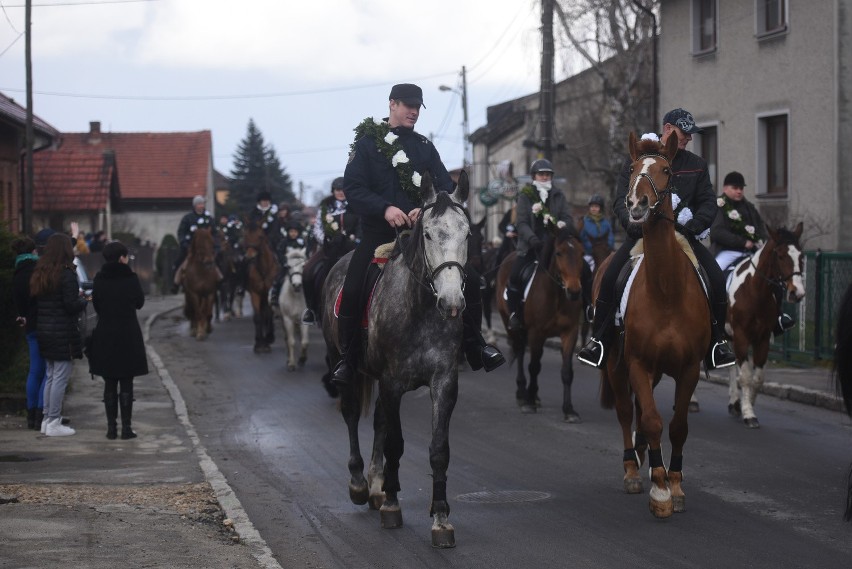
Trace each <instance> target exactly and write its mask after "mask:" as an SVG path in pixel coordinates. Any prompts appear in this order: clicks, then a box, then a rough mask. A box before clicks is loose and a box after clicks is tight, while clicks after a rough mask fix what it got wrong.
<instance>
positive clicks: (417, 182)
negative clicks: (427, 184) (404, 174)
mask: <svg viewBox="0 0 852 569" xmlns="http://www.w3.org/2000/svg"><path fill="white" fill-rule="evenodd" d="M421 179H422V176H421V175H420V174H419V173H417V172H415V173H413V174H412V175H411V182H412V183H413V184H414V185H415V186H417V187H418V188H419V187H420V180H421Z"/></svg>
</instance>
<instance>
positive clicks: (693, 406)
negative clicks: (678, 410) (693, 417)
mask: <svg viewBox="0 0 852 569" xmlns="http://www.w3.org/2000/svg"><path fill="white" fill-rule="evenodd" d="M689 412H690V413H700V412H701V405H699V404H698V401H690V402H689Z"/></svg>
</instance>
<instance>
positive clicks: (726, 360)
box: [704, 302, 737, 370]
mask: <svg viewBox="0 0 852 569" xmlns="http://www.w3.org/2000/svg"><path fill="white" fill-rule="evenodd" d="M727 311H728V303H727V302H715V303H713V314H712V315H711V316H712V317H713V322H712V323H711V326H712V328H711V330H712V335H713V339H712V345H711V346H710V352H709V353H708V354H707V356H706V357H705V358H704V365H705V366H706V367H707V369H708V370H710V369H719V368H723V367H728V366H732V365H734V364H735V363H737V358H736V356H735V355H734V352H733V351H731V347H730V346H729V345H728V342H727V340H725V330H724V325H725V324H724V323H725V316H726V313H727Z"/></svg>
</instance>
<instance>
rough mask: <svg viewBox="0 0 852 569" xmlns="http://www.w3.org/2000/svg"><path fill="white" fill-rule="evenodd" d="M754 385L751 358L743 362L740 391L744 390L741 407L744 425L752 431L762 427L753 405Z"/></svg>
mask: <svg viewBox="0 0 852 569" xmlns="http://www.w3.org/2000/svg"><path fill="white" fill-rule="evenodd" d="M754 383H755V380H754V368H753V367H752V361H751V358H749V359H748V360H746V361H744V362H743V365H742V367H741V368H740V389H741V390H742V396H741V397H740V406H741V408H742V411H743V423H745V426H746V427H748V428H750V429H756V428H758V427H760V423H759V422H758V421H757V417H756V416H755V414H754V408H753V407H752V403H751V402H752V401H754V396H753V395H752V392H753V391H754V389H755V387H754Z"/></svg>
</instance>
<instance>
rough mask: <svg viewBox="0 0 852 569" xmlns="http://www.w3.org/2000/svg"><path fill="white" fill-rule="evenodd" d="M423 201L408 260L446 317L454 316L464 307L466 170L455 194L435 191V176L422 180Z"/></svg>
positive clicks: (466, 240)
mask: <svg viewBox="0 0 852 569" xmlns="http://www.w3.org/2000/svg"><path fill="white" fill-rule="evenodd" d="M421 184H422V189H423V195H424V198H425V199H424V205H423V209H422V210H421V214H420V219H419V221H418V223H417V225H416V226H415V231H414V235H413V236H412V238H411V242H410V244H409V246H408V247H407V249H406V262H407V263H408V266H409V267H411V268H412V270H413V271H414V272H415V274H422V275H423V278H424V280H425V281H426V283H427V284H428V285H429V287H430V288H431V290H432V293H433V294H434V295H435V297H436V299H437V307H438V311H439V312H440V313H441V315H442V316H443V317H444V318H455V317H457V316H459V315H460V314H461V312H462V310H464V308H465V302H464V294H463V292H464V281H465V272H464V266H465V264H466V263H467V251H468V238H469V236H470V220H469V219H468V217H467V212H466V211H465V209H464V207H463V205H462V204H463V203H464V202H465V200H466V199H467V195H468V189H469V185H468V179H467V173H466V172H464V171H462V172H461V174H460V175H459V183H458V185H457V186H456V190H455V191H454V192H453V193H452V194H447V193H446V192H437V193H436V192H435V190H434V188H433V187H432V180H431V178H430V176H429V175H428V174H424V175H423V178H422V180H421Z"/></svg>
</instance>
